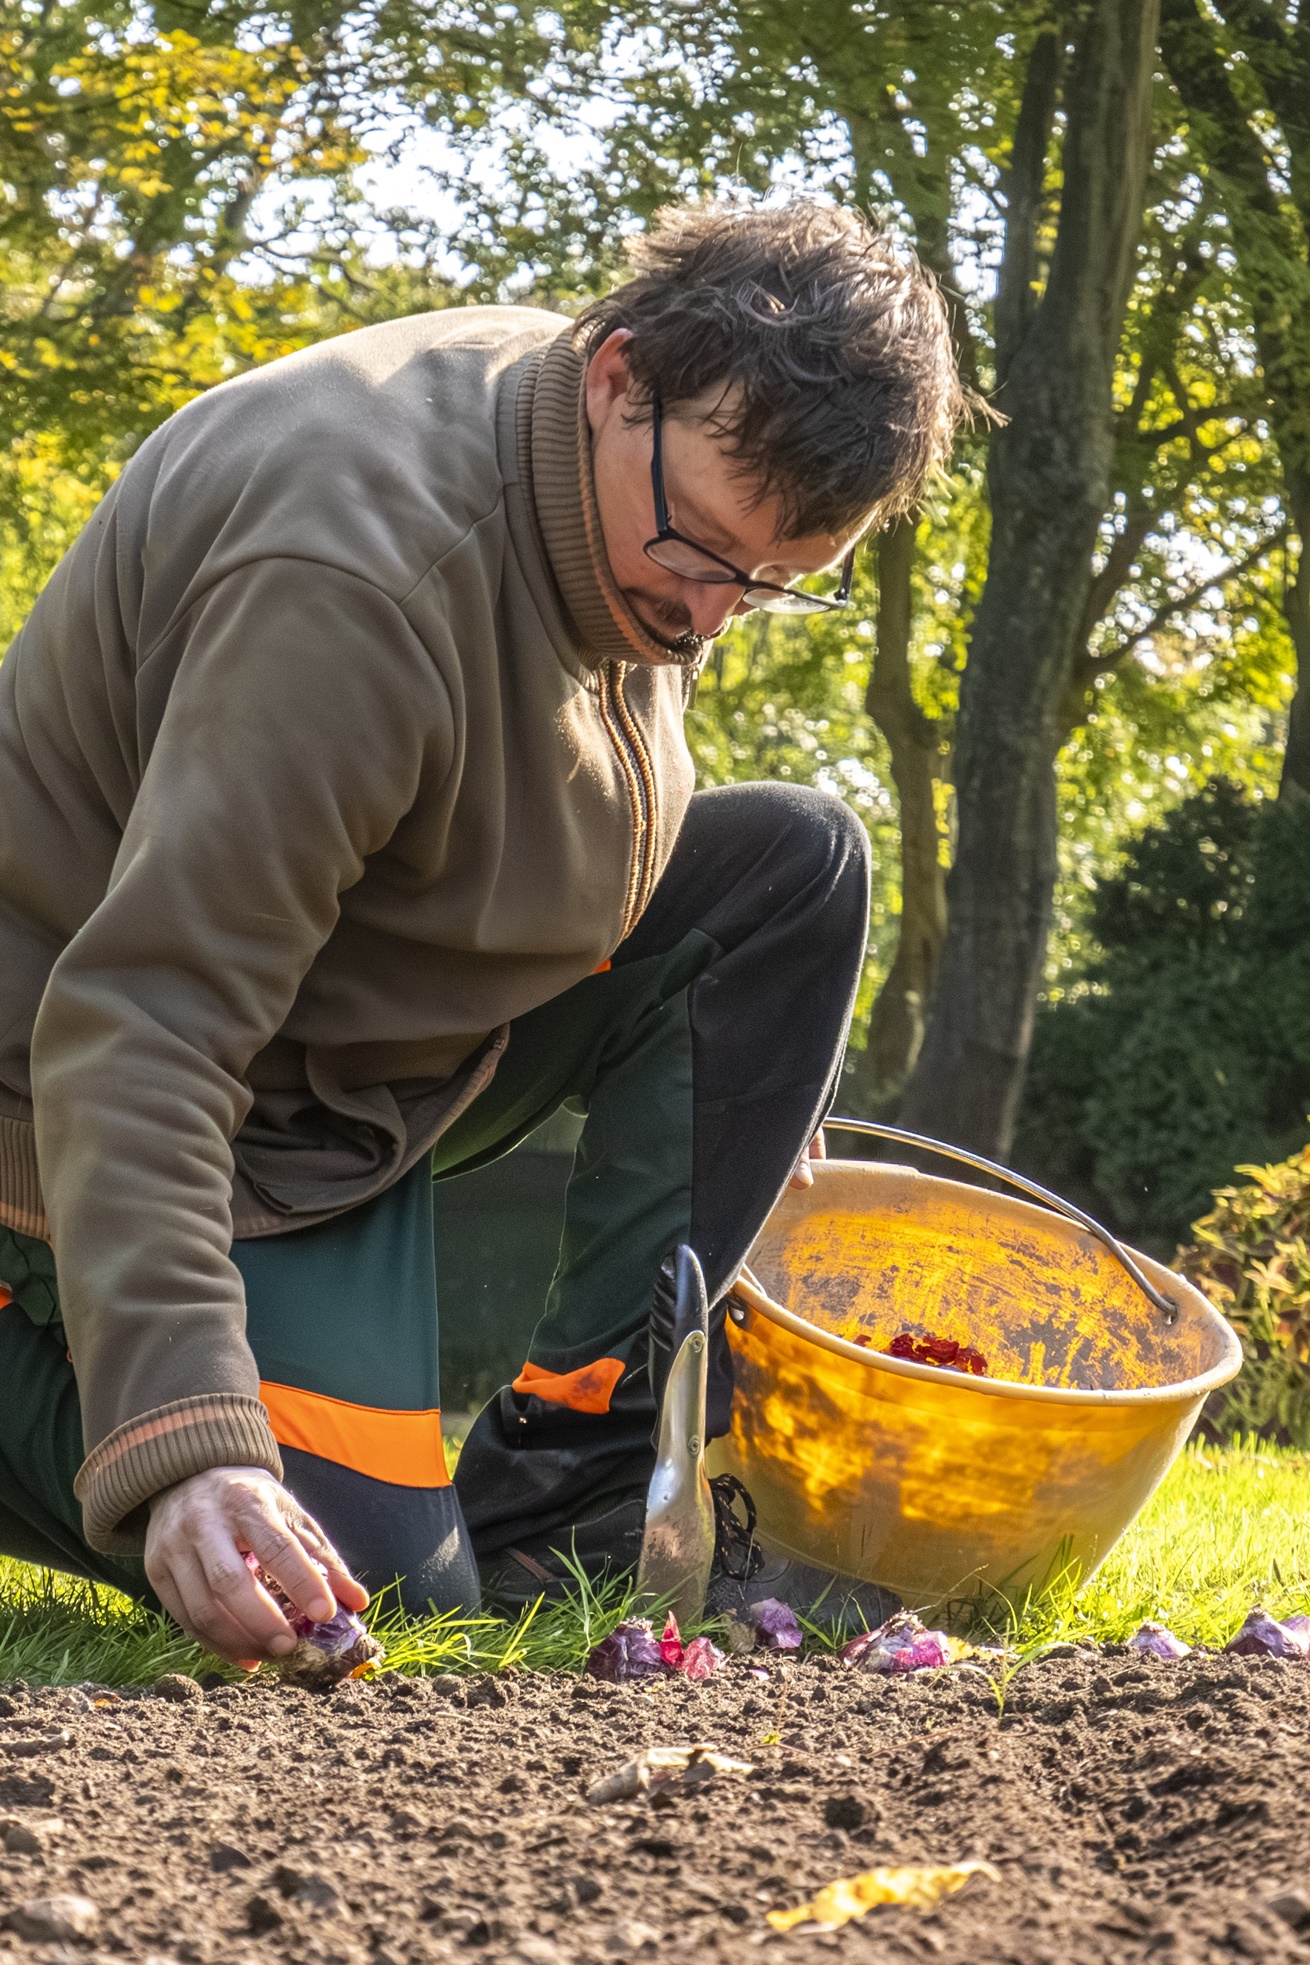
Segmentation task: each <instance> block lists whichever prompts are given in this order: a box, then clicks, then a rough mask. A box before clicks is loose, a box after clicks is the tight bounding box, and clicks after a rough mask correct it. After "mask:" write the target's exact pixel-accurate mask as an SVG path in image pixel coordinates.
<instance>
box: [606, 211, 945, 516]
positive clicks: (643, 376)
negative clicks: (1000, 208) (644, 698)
mask: <svg viewBox="0 0 1310 1965" xmlns="http://www.w3.org/2000/svg"><path fill="white" fill-rule="evenodd" d="M628 251H629V257H630V258H631V260H632V263H633V265H634V267H635V268H636V277H635V278H634V279H632V280H629V281H628V282H627V283H626V285H624V286H620V287H616V288H615V289H614V290H613V292H612V293H608V294H606V295H605V296H604V298H603V299H601V300H597V301H593V303H592V304H591V306H589V307H588V308H587V309H586V310H585V311H584V313H583V314H582V316H581V317H580V321H579V330H578V331H579V336H580V339H581V341H582V344H583V346H584V347H585V348H587V349H592V348H595V347H597V346H599V344H600V342H602V341H603V340H604V339H605V337H606V336H607V335H609V334H612V333H613V332H614V330H615V329H616V328H628V329H630V330H631V332H632V335H633V339H632V341H631V342H630V343H629V345H628V349H627V355H628V364H629V367H630V369H631V371H632V374H633V377H634V379H635V381H636V383H637V385H638V390H639V393H640V407H639V409H638V412H637V413H638V414H640V415H643V416H645V415H649V404H650V397H651V395H652V393H653V392H654V391H656V390H658V392H659V395H660V398H661V400H662V401H663V403H664V405H665V407H666V409H669V410H674V409H676V408H677V406H678V405H679V404H681V403H686V402H688V401H690V400H691V399H692V398H695V397H701V396H704V395H705V394H706V393H707V392H708V391H709V390H712V389H719V390H720V391H721V392H722V400H721V402H720V405H719V407H718V408H717V410H716V411H715V412H714V421H715V424H716V426H717V433H718V434H719V435H720V436H721V437H722V439H723V441H724V442H726V443H727V444H728V445H729V446H730V448H731V449H732V451H733V452H734V453H735V455H736V456H737V457H738V458H739V459H740V462H741V468H742V472H743V475H745V476H748V477H752V478H755V479H756V480H757V481H758V484H759V488H760V495H761V497H765V496H768V495H769V494H771V493H772V494H774V495H776V496H777V497H778V499H779V500H780V502H781V505H782V510H783V518H784V524H785V526H786V529H787V531H788V532H789V533H790V534H791V536H793V537H796V538H800V537H803V536H805V535H806V534H809V533H813V532H827V533H833V534H841V533H844V532H846V531H849V530H850V529H851V527H853V526H855V525H859V524H861V523H863V521H864V520H866V519H868V518H870V517H872V519H873V521H874V523H875V524H878V525H885V524H886V523H887V522H888V521H889V520H890V519H893V518H895V517H896V516H897V515H898V514H900V513H901V512H905V511H908V510H909V509H910V508H911V507H912V506H913V505H915V504H916V503H917V502H918V500H919V498H920V497H921V496H922V493H923V489H924V486H925V484H926V483H927V481H928V479H929V478H930V477H931V476H932V475H933V473H934V472H935V471H937V470H939V469H940V468H941V467H942V465H943V464H944V463H945V461H946V459H947V458H948V457H949V455H950V452H951V445H952V442H953V440H954V436H955V432H956V430H957V428H958V427H959V424H960V422H961V421H962V419H963V418H964V416H965V415H966V413H967V408H968V405H967V403H966V398H965V394H964V391H963V390H962V388H961V386H960V380H959V376H958V374H957V372H956V365H955V357H954V353H953V351H952V347H951V333H950V326H949V323H948V321H947V315H946V308H945V305H944V303H943V301H942V297H941V294H940V293H939V292H938V290H937V286H936V283H935V281H934V280H933V279H932V276H931V275H930V274H929V273H927V272H925V270H924V268H923V267H922V266H921V265H920V264H919V261H918V260H917V259H916V258H915V256H914V254H913V252H912V251H911V250H910V249H909V247H908V246H906V245H904V244H903V243H902V242H901V241H899V240H897V239H894V238H893V237H892V236H891V235H890V234H889V233H887V232H880V231H876V230H875V229H874V228H873V227H872V226H871V225H870V224H868V223H867V221H866V220H865V219H864V218H862V217H861V216H860V215H859V214H858V213H857V212H854V211H846V210H842V209H840V208H838V207H836V206H831V205H820V204H815V203H811V202H810V201H808V200H803V199H795V200H793V201H791V202H790V203H788V204H785V205H781V206H774V207H766V206H758V205H756V206H750V205H744V204H706V205H684V206H671V207H669V208H668V209H666V210H664V211H662V212H659V213H658V214H657V215H656V218H655V222H654V225H653V227H652V229H651V230H650V231H649V232H647V233H645V234H644V235H643V236H641V237H640V238H637V239H634V240H633V241H632V242H631V244H630V246H629V248H628Z"/></svg>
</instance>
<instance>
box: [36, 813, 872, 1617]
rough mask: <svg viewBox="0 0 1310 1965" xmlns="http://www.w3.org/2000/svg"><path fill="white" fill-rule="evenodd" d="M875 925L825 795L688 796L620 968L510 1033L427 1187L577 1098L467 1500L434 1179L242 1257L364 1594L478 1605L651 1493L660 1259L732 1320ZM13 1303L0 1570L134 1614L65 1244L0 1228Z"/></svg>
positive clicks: (816, 1108) (725, 1383)
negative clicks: (563, 1171)
mask: <svg viewBox="0 0 1310 1965" xmlns="http://www.w3.org/2000/svg"><path fill="white" fill-rule="evenodd" d="M867 915H868V846H867V839H866V836H865V833H864V831H863V828H862V827H861V826H860V825H859V823H858V822H857V821H856V820H855V819H854V818H853V817H852V816H851V814H850V813H849V812H848V811H847V810H846V808H845V807H844V806H843V805H842V804H841V803H840V802H839V801H838V800H837V799H835V798H832V797H829V796H827V795H825V794H823V793H819V792H813V791H809V790H805V789H801V788H797V787H791V786H784V785H778V784H751V785H733V786H727V787H724V788H722V789H719V790H715V791H708V792H700V793H698V794H697V795H696V796H695V797H694V798H693V799H692V801H691V805H690V808H689V810H688V813H687V817H686V819H685V821H684V824H683V827H682V831H681V833H680V835H679V838H678V841H677V844H676V846H675V848H674V851H673V855H672V857H671V859H670V862H669V865H668V867H667V868H666V870H665V873H664V877H663V879H662V880H661V881H660V883H659V885H658V887H657V888H656V890H655V893H654V895H653V897H652V899H651V902H650V905H649V907H648V908H647V910H646V912H645V914H644V915H643V917H642V919H641V921H640V922H639V923H638V925H637V927H636V929H635V930H634V931H633V933H632V934H631V935H630V936H629V937H628V938H627V940H626V941H625V942H624V943H622V945H621V946H620V947H619V948H618V949H617V950H616V952H615V954H614V957H613V959H612V961H611V963H610V964H609V965H608V966H607V967H606V968H604V969H603V971H601V972H598V973H597V974H596V975H594V976H589V977H587V978H586V979H585V980H584V981H583V982H580V983H578V984H577V985H576V986H575V987H574V988H572V989H570V990H567V991H565V993H564V994H563V995H562V996H559V997H556V998H554V999H553V1000H552V1001H551V1002H549V1003H545V1004H543V1005H542V1006H541V1007H540V1008H539V1009H537V1010H533V1011H530V1012H529V1013H528V1014H527V1015H525V1016H522V1017H519V1018H517V1019H516V1020H515V1022H514V1024H513V1025H512V1028H511V1032H510V1041H509V1044H508V1047H507V1049H506V1051H505V1054H504V1056H503V1058H502V1060H501V1063H500V1066H499V1069H498V1070H497V1073H496V1076H495V1078H494V1079H493V1080H492V1082H491V1084H490V1085H489V1086H488V1087H487V1089H486V1090H485V1091H484V1092H483V1093H482V1094H481V1095H480V1096H479V1097H478V1098H477V1099H476V1100H475V1102H474V1103H473V1104H472V1105H471V1106H470V1107H469V1109H468V1110H467V1112H465V1113H464V1114H463V1115H462V1116H461V1117H460V1118H459V1119H458V1120H457V1121H456V1122H455V1124H454V1125H453V1126H452V1127H451V1128H450V1130H449V1132H447V1133H446V1134H444V1135H443V1137H442V1138H441V1139H440V1141H439V1142H438V1144H437V1146H436V1148H435V1150H434V1153H433V1156H432V1167H431V1172H432V1174H433V1175H434V1176H435V1177H436V1178H437V1179H443V1178H447V1177H450V1176H453V1175H456V1174H462V1173H467V1172H469V1171H471V1170H472V1169H473V1168H474V1167H477V1166H481V1165H484V1164H486V1163H487V1162H488V1161H490V1160H493V1159H495V1158H497V1157H499V1156H500V1155H502V1154H504V1153H506V1152H508V1151H509V1150H510V1149H511V1148H512V1147H514V1146H516V1145H517V1144H518V1143H519V1142H520V1141H521V1140H522V1139H524V1138H526V1137H527V1135H528V1134H529V1133H531V1132H532V1131H534V1130H535V1128H536V1127H537V1126H539V1125H540V1124H541V1123H542V1122H543V1121H544V1120H545V1119H546V1118H548V1117H549V1115H550V1114H551V1113H552V1112H554V1111H556V1110H557V1109H558V1108H559V1107H560V1106H561V1105H562V1104H564V1103H566V1102H568V1103H570V1104H572V1105H574V1106H575V1107H580V1108H582V1109H583V1110H585V1114H586V1118H585V1123H584V1126H583V1131H582V1136H581V1140H580V1142H579V1145H578V1149H577V1155H576V1159H575V1164H574V1168H573V1174H572V1178H571V1180H570V1183H569V1189H568V1199H567V1207H566V1213H565V1223H564V1230H563V1237H562V1241H561V1246H560V1254H559V1263H558V1267H557V1271H556V1274H555V1278H554V1281H553V1282H552V1284H551V1288H550V1292H549V1296H548V1299H547V1302H546V1306H545V1312H544V1315H543V1317H542V1319H541V1322H540V1323H539V1325H538V1327H537V1330H536V1332H535V1334H534V1337H533V1340H532V1344H531V1347H530V1352H529V1356H528V1358H527V1359H526V1361H525V1363H524V1366H523V1369H522V1371H521V1372H520V1374H519V1376H518V1377H517V1378H516V1379H515V1381H514V1384H513V1385H512V1386H507V1387H506V1388H505V1389H504V1390H503V1391H502V1392H501V1393H500V1394H499V1395H498V1396H497V1397H496V1398H494V1399H493V1400H492V1401H491V1402H490V1404H489V1405H488V1406H487V1407H485V1408H484V1410H483V1411H482V1413H481V1414H479V1416H478V1418H477V1420H476V1422H475V1424H474V1427H473V1429H472V1432H471V1433H470V1435H469V1438H468V1440H467V1442H466V1443H465V1446H464V1450H463V1453H462V1455H461V1457H460V1461H459V1465H458V1468H457V1470H456V1476H455V1482H454V1485H453V1486H452V1485H451V1483H450V1482H449V1481H448V1479H447V1477H446V1472H445V1464H444V1460H443V1458H442V1454H441V1447H440V1432H439V1423H440V1422H439V1411H438V1408H439V1406H440V1393H439V1385H438V1377H437V1297H438V1278H437V1277H436V1274H435V1260H434V1255H433V1238H432V1224H431V1206H430V1201H429V1198H428V1192H427V1183H428V1178H429V1171H428V1167H427V1164H426V1163H424V1164H422V1165H421V1166H420V1167H418V1168H416V1169H414V1170H413V1171H412V1172H411V1173H410V1174H408V1175H406V1176H405V1177H404V1179H402V1180H401V1181H399V1182H397V1183H396V1186H395V1187H394V1188H392V1189H390V1190H389V1191H388V1192H387V1193H386V1194H383V1195H382V1196H380V1197H379V1198H378V1199H377V1200H375V1201H371V1202H367V1203H365V1204H364V1205H363V1206H361V1207H358V1208H354V1209H351V1210H350V1211H349V1212H348V1213H345V1214H343V1215H340V1216H338V1217H337V1218H336V1219H335V1220H333V1221H331V1222H328V1223H326V1224H323V1225H321V1226H319V1227H316V1228H309V1229H301V1230H297V1231H294V1232H292V1233H289V1234H286V1235H279V1236H275V1237H270V1238H265V1239H260V1240H258V1241H248V1242H237V1243H236V1244H235V1245H234V1247H233V1258H234V1260H235V1261H236V1263H237V1266H238V1267H239V1268H240V1270H241V1272H242V1276H243V1279H244V1281H245V1285H246V1295H247V1304H248V1324H247V1335H248V1337H249V1339H250V1343H251V1348H252V1350H253V1351H254V1354H255V1358H256V1362H257V1364H258V1365H259V1370H260V1378H261V1384H262V1387H263V1395H264V1398H265V1403H266V1404H267V1405H268V1408H269V1413H270V1418H271V1421H272V1425H273V1430H274V1433H275V1435H276V1436H277V1438H278V1440H279V1442H280V1445H281V1448H282V1451H283V1455H284V1459H285V1462H286V1474H287V1482H288V1485H289V1486H290V1487H291V1488H292V1489H293V1491H294V1492H295V1493H296V1494H297V1495H298V1496H299V1498H300V1499H301V1500H302V1502H303V1503H304V1504H305V1506H306V1507H308V1508H309V1509H310V1510H311V1511H312V1512H313V1513H314V1514H316V1515H317V1516H318V1517H319V1519H320V1520H321V1521H322V1522H323V1525H324V1527H325V1528H326V1529H327V1531H328V1532H329V1534H330V1535H331V1536H332V1537H333V1539H334V1540H335V1541H336V1542H337V1544H338V1546H339V1547H340V1549H341V1551H342V1553H343V1555H344V1556H345V1557H346V1559H347V1560H348V1561H349V1562H351V1563H352V1565H353V1566H354V1567H355V1568H356V1569H357V1571H358V1573H360V1575H361V1577H362V1579H363V1580H364V1581H365V1582H367V1583H368V1584H369V1585H370V1586H371V1587H374V1588H376V1587H378V1586H379V1585H381V1584H385V1583H389V1582H391V1581H392V1580H393V1579H394V1578H396V1577H397V1576H399V1577H401V1578H403V1579H404V1581H403V1586H402V1592H401V1594H402V1599H403V1601H404V1602H405V1603H406V1604H407V1606H408V1607H409V1608H411V1609H414V1610H419V1609H422V1608H425V1607H426V1606H427V1605H428V1604H429V1603H431V1604H433V1605H435V1606H436V1607H437V1608H439V1609H440V1608H448V1607H453V1606H454V1605H455V1604H457V1603H460V1602H468V1601H471V1600H472V1598H473V1596H474V1595H475V1594H476V1588H477V1583H476V1573H475V1570H474V1567H473V1563H472V1560H471V1555H470V1544H469V1537H470V1535H471V1541H472V1549H473V1551H475V1552H476V1554H477V1555H478V1556H480V1557H484V1558H485V1557H490V1556H494V1555H496V1554H497V1552H499V1551H501V1550H503V1549H506V1548H508V1547H510V1546H511V1545H513V1544H514V1543H516V1542H518V1541H521V1540H524V1539H529V1538H531V1537H534V1536H540V1535H542V1534H546V1535H549V1534H550V1533H551V1532H552V1531H553V1530H555V1529H556V1528H561V1529H562V1528H565V1527H566V1526H567V1525H568V1524H569V1523H570V1522H572V1521H574V1520H575V1519H577V1518H578V1517H579V1514H580V1513H582V1512H584V1511H594V1509H595V1508H596V1506H597V1505H598V1503H601V1502H603V1501H604V1499H605V1497H607V1496H611V1495H612V1496H614V1497H616V1498H618V1497H620V1496H624V1495H627V1494H631V1493H633V1492H639V1491H641V1489H642V1488H643V1487H644V1483H645V1482H646V1480H647V1479H648V1478H649V1474H650V1470H651V1466H652V1464H653V1450H652V1447H651V1432H652V1427H653V1422H654V1402H653V1398H652V1395H651V1389H650V1384H649V1379H648V1374H647V1321H648V1316H649V1311H650V1305H651V1297H652V1293H653V1289H654V1285H655V1279H656V1275H657V1272H658V1269H659V1265H660V1262H661V1261H662V1260H663V1258H664V1257H665V1256H666V1255H667V1254H668V1253H669V1252H670V1251H671V1250H672V1249H673V1248H674V1247H676V1245H677V1244H678V1243H679V1242H683V1241H688V1242H690V1243H691V1245H692V1246H693V1248H695V1250H696V1252H697V1254H698V1255H699V1257H700V1259H701V1263H702V1265H703V1268H704V1271H705V1277H706V1281H707V1284H708V1286H709V1291H710V1296H711V1301H712V1303H715V1304H717V1305H719V1307H720V1312H721V1299H722V1297H723V1296H724V1294H725V1292H726V1289H727V1287H728V1285H729V1284H730V1282H731V1281H732V1278H733V1277H734V1275H735V1274H736V1271H737V1269H738V1267H739V1265H740V1263H741V1261H742V1259H743V1257H744V1256H745V1254H746V1252H747V1250H748V1249H749V1247H750V1244H751V1242H752V1241H753V1240H754V1238H755V1235H756V1234H757V1232H758V1230H759V1228H760V1226H761V1225H762V1223H763V1222H764V1220H765V1218H766V1216H767V1215H768V1213H769V1211H770V1209H771V1208H772V1207H773V1205H774V1202H775V1201H776V1200H777V1198H778V1196H779V1194H780V1193H781V1192H782V1189H783V1188H784V1186H785V1185H786V1182H787V1180H788V1177H789V1176H790V1174H791V1171H792V1169H793V1167H794V1165H795V1163H796V1160H797V1158H798V1157H799V1155H800V1154H801V1153H802V1152H803V1151H804V1149H805V1147H806V1145H807V1144H808V1142H809V1140H810V1139H811V1137H812V1136H813V1134H814V1132H815V1131H816V1129H817V1128H818V1126H819V1124H820V1122H821V1121H822V1119H823V1117H824V1115H825V1113H826V1112H827V1111H828V1109H829V1106H830V1104H831V1101H832V1098H833V1095H834V1092H835V1089H836V1083H837V1074H838V1072H839V1070H840V1067H841V1059H842V1054H843V1050H844V1046H845V1040H846V1034H847V1029H848V1026H849V1022H850V1015H851V1009H852V1006H853V1003H854V998H855V991H856V987H857V985H858V981H859V976H860V969H861V964H862V961H863V955H864V946H865V932H866V924H867ZM0 1283H3V1284H7V1285H8V1286H9V1289H10V1291H11V1293H12V1296H13V1303H12V1305H11V1307H10V1308H9V1309H8V1310H5V1309H0V1548H3V1549H4V1550H7V1551H8V1552H10V1553H12V1554H15V1555H21V1556H25V1557H27V1558H28V1559H29V1560H33V1561H44V1562H47V1563H49V1564H51V1565H52V1566H55V1567H59V1568H64V1569H72V1570H75V1571H80V1572H81V1573H83V1574H88V1575H91V1576H94V1577H97V1578H100V1579H102V1580H104V1581H107V1582H114V1583H117V1584H119V1585H120V1586H121V1587H125V1588H127V1589H129V1590H131V1591H132V1592H133V1593H134V1594H137V1595H145V1594H148V1593H147V1592H146V1590H145V1588H144V1583H143V1579H142V1573H141V1570H140V1565H139V1564H137V1563H135V1562H132V1561H130V1560H125V1559H111V1558H105V1557H103V1556H99V1555H97V1554H95V1553H94V1552H93V1551H91V1550H89V1549H87V1547H86V1545H85V1543H84V1541H83V1539H82V1535H81V1522H80V1516H79V1511H78V1508H77V1504H76V1502H75V1500H74V1498H73V1494H72V1480H73V1475H74V1474H75V1472H76V1470H77V1466H78V1464H79V1462H80V1459H81V1454H82V1439H81V1428H80V1420H79V1418H78V1410H77V1398H76V1386H75V1383H74V1381H73V1374H72V1368H71V1366H70V1365H69V1364H68V1362H67V1359H66V1357H65V1353H64V1345H63V1341H62V1337H61V1335H60V1333H59V1327H58V1321H57V1318H58V1301H57V1285H56V1283H55V1280H54V1270H53V1264H52V1263H51V1262H50V1260H49V1251H48V1250H47V1249H45V1247H44V1245H42V1244H36V1243H30V1242H28V1241H27V1239H26V1238H24V1237H21V1236H16V1235H12V1234H10V1233H9V1231H0ZM2 1297H3V1292H0V1300H2ZM22 1310H25V1311H26V1312H27V1315H26V1317H24V1316H22V1315H20V1314H18V1313H19V1312H20V1311H22ZM484 1314H485V1313H484ZM41 1323H47V1324H48V1325H49V1328H48V1329H45V1330H43V1329H39V1328H37V1326H38V1325H39V1324H41ZM714 1327H715V1337H714V1341H713V1344H712V1348H711V1370H710V1416H709V1433H710V1436H711V1437H714V1436H716V1435H718V1434H720V1433H722V1432H724V1431H725V1430H726V1428H727V1423H728V1412H729V1406H730V1402H731V1397H732V1376H731V1364H730V1359H729V1354H728V1347H727V1342H726V1338H725V1337H724V1335H723V1330H722V1318H721V1314H720V1315H719V1316H717V1317H716V1318H715V1319H714ZM461 1503H462V1517H461ZM466 1524H467V1528H466Z"/></svg>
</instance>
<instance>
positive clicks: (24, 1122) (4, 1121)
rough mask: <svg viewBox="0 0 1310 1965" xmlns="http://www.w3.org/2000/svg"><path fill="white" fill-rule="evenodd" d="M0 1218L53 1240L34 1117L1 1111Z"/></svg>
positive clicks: (24, 1232) (42, 1238) (9, 1225)
mask: <svg viewBox="0 0 1310 1965" xmlns="http://www.w3.org/2000/svg"><path fill="white" fill-rule="evenodd" d="M0 1222H3V1223H4V1225H5V1227H6V1228H15V1229H17V1231H18V1233H19V1234H20V1235H32V1236H34V1237H35V1238H36V1239H37V1240H38V1241H42V1242H48V1241H49V1240H50V1224H49V1222H48V1221H47V1220H46V1212H45V1203H44V1201H43V1200H42V1199H41V1177H40V1175H39V1173H38V1172H37V1166H36V1127H35V1126H34V1125H33V1124H32V1122H31V1120H30V1119H12V1118H10V1117H9V1116H8V1115H7V1114H3V1115H0Z"/></svg>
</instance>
